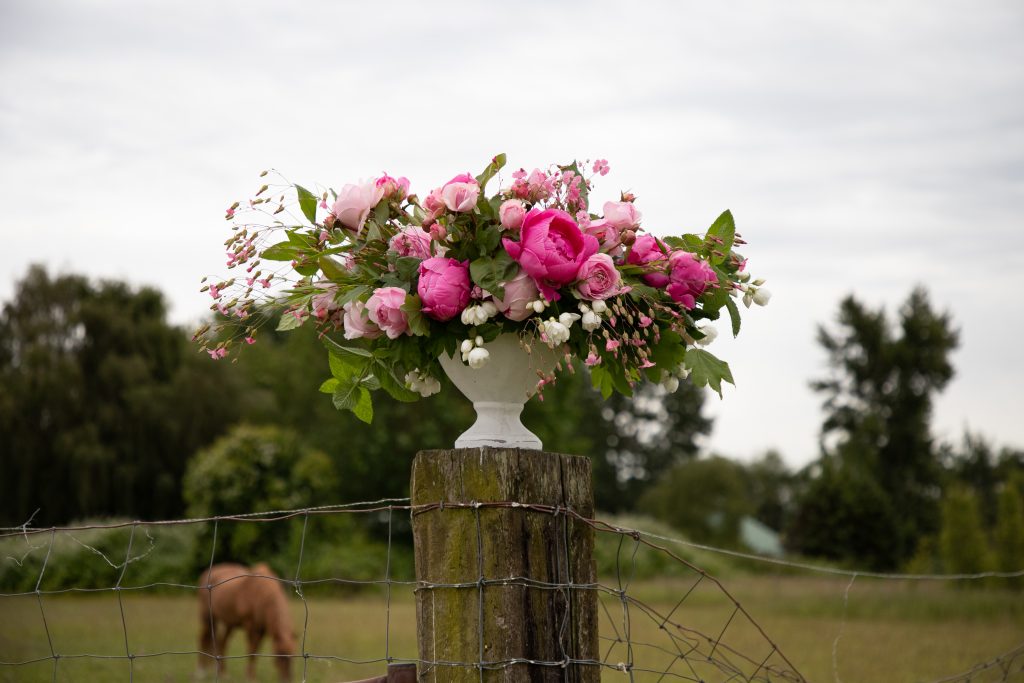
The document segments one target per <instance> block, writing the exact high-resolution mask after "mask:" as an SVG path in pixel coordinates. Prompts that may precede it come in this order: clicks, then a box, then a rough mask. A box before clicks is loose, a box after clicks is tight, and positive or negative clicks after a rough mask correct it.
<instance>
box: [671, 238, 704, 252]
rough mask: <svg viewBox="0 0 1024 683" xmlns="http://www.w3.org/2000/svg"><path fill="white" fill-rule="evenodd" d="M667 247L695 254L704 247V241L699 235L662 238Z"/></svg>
mask: <svg viewBox="0 0 1024 683" xmlns="http://www.w3.org/2000/svg"><path fill="white" fill-rule="evenodd" d="M662 239H663V240H664V242H665V244H667V245H668V246H670V247H672V248H673V249H682V250H683V251H688V252H690V253H694V254H695V253H697V252H699V251H700V250H701V247H703V246H704V240H703V239H702V238H701V237H700V236H699V235H691V234H689V233H687V234H685V235H681V236H679V237H663V238H662Z"/></svg>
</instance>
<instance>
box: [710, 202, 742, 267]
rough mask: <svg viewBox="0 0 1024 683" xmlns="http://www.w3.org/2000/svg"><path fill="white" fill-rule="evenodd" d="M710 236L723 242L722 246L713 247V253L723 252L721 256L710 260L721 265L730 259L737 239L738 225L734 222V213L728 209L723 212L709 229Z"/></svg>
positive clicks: (713, 256)
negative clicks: (730, 253) (734, 241)
mask: <svg viewBox="0 0 1024 683" xmlns="http://www.w3.org/2000/svg"><path fill="white" fill-rule="evenodd" d="M707 234H708V236H709V237H710V236H714V237H717V238H718V239H720V240H721V241H722V243H721V244H715V245H713V247H712V251H719V252H721V254H722V255H721V256H716V255H714V254H712V255H711V258H710V259H709V260H710V261H711V262H712V263H714V264H719V263H721V262H722V261H724V260H725V259H727V258H729V252H730V251H731V250H732V243H733V240H734V239H736V223H735V221H733V218H732V212H730V211H729V210H728V209H726V210H725V211H723V212H722V215H721V216H719V217H718V218H716V219H715V222H714V223H712V224H711V227H710V228H708V232H707Z"/></svg>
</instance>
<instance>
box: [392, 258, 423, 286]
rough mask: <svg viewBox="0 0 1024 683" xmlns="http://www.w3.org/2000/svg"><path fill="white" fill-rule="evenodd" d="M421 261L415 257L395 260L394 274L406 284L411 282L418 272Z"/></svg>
mask: <svg viewBox="0 0 1024 683" xmlns="http://www.w3.org/2000/svg"><path fill="white" fill-rule="evenodd" d="M421 262H422V261H421V260H420V259H418V258H416V257H415V256H401V257H399V258H398V259H396V260H395V272H396V273H398V277H400V278H402V279H403V280H405V281H406V282H412V279H413V278H414V277H416V273H418V272H419V269H420V263H421Z"/></svg>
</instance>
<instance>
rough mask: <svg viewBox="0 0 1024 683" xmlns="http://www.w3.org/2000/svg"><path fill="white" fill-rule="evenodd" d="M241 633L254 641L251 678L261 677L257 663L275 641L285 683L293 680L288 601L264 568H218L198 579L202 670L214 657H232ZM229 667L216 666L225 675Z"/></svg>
mask: <svg viewBox="0 0 1024 683" xmlns="http://www.w3.org/2000/svg"><path fill="white" fill-rule="evenodd" d="M236 628H243V629H245V633H246V635H247V636H248V638H249V655H250V657H249V678H250V680H251V679H255V677H256V658H255V657H253V656H252V655H254V654H255V653H256V652H257V651H258V650H259V648H260V642H261V641H262V640H263V636H264V635H269V636H270V637H271V639H272V640H273V641H274V654H275V655H280V656H278V657H275V658H274V663H275V664H276V665H277V671H278V674H279V676H280V679H281V680H282V681H288V680H290V679H291V674H290V670H291V659H290V658H289V657H288V656H285V655H294V654H295V635H294V633H293V631H292V620H291V615H290V613H289V610H288V598H286V597H285V594H284V590H283V589H282V588H281V581H280V580H279V579H278V577H277V575H276V574H275V573H274V571H273V570H272V569H271V568H270V567H268V566H267V565H265V564H262V563H261V564H257V565H255V566H253V567H245V566H243V565H240V564H226V563H225V564H216V565H214V566H213V567H211V568H210V569H208V570H207V571H205V572H203V574H202V575H201V576H200V577H199V651H200V652H201V653H204V654H200V655H199V668H200V669H201V670H202V669H206V668H209V665H210V664H211V660H210V655H214V656H216V655H221V656H223V655H225V654H227V642H228V636H229V635H231V632H232V631H233V630H234V629H236ZM224 665H225V661H224V660H223V659H219V660H217V669H218V671H219V672H220V673H224Z"/></svg>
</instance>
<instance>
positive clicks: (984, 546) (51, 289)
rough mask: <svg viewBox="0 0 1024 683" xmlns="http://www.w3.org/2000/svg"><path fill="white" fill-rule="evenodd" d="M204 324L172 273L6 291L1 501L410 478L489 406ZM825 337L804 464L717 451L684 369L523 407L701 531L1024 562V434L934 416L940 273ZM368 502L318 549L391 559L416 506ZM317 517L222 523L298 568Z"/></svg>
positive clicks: (50, 517)
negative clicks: (194, 317)
mask: <svg viewBox="0 0 1024 683" xmlns="http://www.w3.org/2000/svg"><path fill="white" fill-rule="evenodd" d="M189 337H190V333H189V331H187V330H184V329H182V328H178V327H175V326H173V325H170V324H169V323H168V322H167V320H166V304H165V302H164V300H163V297H162V296H161V294H160V293H159V292H157V291H155V290H152V289H146V288H143V289H134V288H132V287H129V286H128V285H126V284H124V283H121V282H114V281H105V282H93V281H90V280H88V279H86V278H83V277H79V276H73V275H63V276H59V277H54V276H50V275H48V274H47V273H46V271H45V270H43V269H42V268H38V267H36V268H32V269H30V270H29V272H28V273H27V274H26V275H25V277H24V278H23V279H22V280H21V281H20V283H19V284H18V286H17V290H16V293H15V295H14V297H13V299H12V300H11V301H9V302H7V303H5V304H4V306H3V310H2V313H0V382H2V386H3V387H4V391H3V392H2V394H0V475H2V476H0V525H7V526H11V525H18V524H21V523H23V522H25V521H27V520H28V519H30V518H31V519H32V524H33V525H34V526H40V525H50V524H63V523H67V522H69V521H71V520H75V519H84V518H100V517H128V518H134V519H167V518H176V517H180V516H183V515H189V516H207V515H220V514H238V513H246V512H253V511H261V510H273V509H284V508H296V507H305V506H312V505H326V504H335V503H346V502H354V501H364V500H373V499H377V498H384V497H402V496H405V495H407V492H408V478H409V466H410V463H411V459H412V456H413V455H414V454H415V452H416V451H418V450H421V449H426V448H446V447H450V445H451V444H452V443H453V442H454V440H455V437H456V436H457V435H458V434H459V433H460V432H461V431H463V430H464V429H465V428H466V427H468V425H469V424H470V422H471V420H472V408H471V406H470V405H469V403H468V402H467V401H466V400H465V399H463V398H462V397H461V396H460V395H459V394H458V393H457V392H456V391H455V390H454V389H453V388H452V387H451V386H450V385H448V384H447V383H445V386H444V389H443V391H442V392H441V394H439V395H437V396H434V397H432V398H430V399H426V400H424V401H420V402H418V403H412V404H404V403H398V402H394V401H391V400H389V399H388V398H387V397H386V396H385V395H383V393H380V395H379V397H376V398H377V401H376V405H375V417H374V423H373V425H371V426H367V425H364V424H363V423H361V422H359V421H358V420H357V419H356V418H355V417H354V416H353V415H352V414H351V413H348V412H338V411H337V410H335V409H334V407H333V406H332V404H331V401H330V398H329V396H326V395H324V394H320V393H319V392H318V391H317V388H318V386H319V384H320V382H321V381H322V380H323V379H324V378H326V377H327V376H328V374H329V371H328V367H327V357H326V352H325V350H324V348H323V346H322V345H321V343H320V342H319V341H318V340H317V339H316V336H315V333H314V332H313V331H312V330H311V329H300V330H296V331H292V332H286V333H276V332H272V331H270V330H269V329H264V330H262V331H261V333H260V335H259V340H258V342H257V343H256V344H254V345H252V346H250V347H246V348H245V349H244V351H243V352H242V354H241V355H240V356H239V357H238V360H237V361H234V362H232V361H228V360H219V361H213V360H211V359H210V358H208V357H207V356H206V355H205V354H200V353H198V352H197V349H196V347H195V346H194V345H193V344H192V343H191V342H190V338H189ZM819 341H820V343H821V345H822V347H823V348H824V350H825V351H826V353H827V354H828V358H829V366H830V373H829V376H828V377H826V378H823V379H821V380H819V381H816V382H815V383H814V384H813V387H812V388H813V389H814V390H816V391H818V392H820V393H821V395H822V396H823V397H824V413H825V421H824V424H823V429H822V441H821V456H820V458H819V459H818V460H817V461H815V462H814V463H812V464H811V465H809V466H808V467H806V468H804V469H803V470H801V471H798V472H795V471H792V470H791V469H789V468H788V467H787V466H786V464H785V461H784V459H783V457H782V455H781V454H779V453H777V452H772V451H767V452H765V454H764V455H763V456H762V457H760V458H758V459H757V460H755V461H753V462H748V463H741V462H738V461H734V460H730V459H728V458H725V457H720V456H705V457H699V456H700V455H701V454H700V453H699V451H700V438H701V436H702V435H706V434H708V433H709V432H710V430H711V428H712V425H711V422H710V421H709V420H708V419H707V418H706V417H704V416H703V414H702V405H703V401H704V396H703V393H702V392H701V391H699V390H696V389H694V388H693V387H692V385H690V384H689V383H686V382H684V383H683V384H682V386H681V387H680V389H679V391H678V392H676V393H674V394H665V393H664V392H663V391H662V390H661V389H660V388H658V387H652V386H647V387H644V388H643V389H641V390H640V392H639V393H638V395H637V396H636V397H635V398H633V399H625V398H622V397H619V396H616V397H614V398H613V399H611V400H609V401H603V400H602V399H601V397H600V394H598V393H597V392H594V391H593V390H592V389H591V388H590V386H589V379H588V377H587V375H586V373H585V372H583V371H580V372H578V373H577V374H575V375H565V376H563V377H562V378H560V379H559V381H558V382H557V384H555V385H554V386H553V387H549V388H547V389H546V390H545V397H544V401H543V402H539V401H536V400H535V401H531V402H530V404H528V406H527V410H526V415H525V417H524V421H525V422H526V424H527V425H528V426H529V427H530V428H531V429H533V430H534V431H535V432H536V433H537V434H538V435H539V436H540V437H541V438H542V439H543V441H544V444H545V448H547V449H549V450H554V451H563V452H571V453H579V454H585V455H587V456H589V457H590V458H592V460H593V463H594V476H595V494H596V498H597V506H598V508H599V509H601V510H603V511H605V513H612V514H618V515H621V514H631V515H636V514H642V515H647V516H648V518H647V519H648V521H647V523H648V524H653V523H654V522H653V521H651V520H650V519H649V518H650V517H656V518H658V519H660V520H661V521H662V522H664V523H667V524H668V525H670V527H669V528H670V529H671V530H674V532H675V533H678V534H680V535H685V536H686V537H687V538H689V539H691V540H693V541H696V542H699V543H707V544H712V545H717V546H724V547H730V548H741V549H743V548H744V546H743V536H742V534H741V527H742V525H743V523H744V520H757V522H759V523H760V524H761V525H764V527H767V528H768V529H770V530H771V531H772V532H774V533H776V534H778V535H779V538H781V539H782V541H783V542H784V543H785V546H786V549H787V550H788V551H790V552H793V553H798V554H801V555H806V556H813V557H820V558H824V559H827V560H831V561H833V562H836V563H840V564H844V565H848V566H852V567H857V568H870V569H895V568H911V569H913V570H915V571H928V572H932V571H946V572H974V571H985V570H989V569H1001V570H1016V569H1020V568H1021V567H1022V566H1024V509H1022V508H1024V505H1022V502H1021V501H1022V496H1024V452H1021V451H1019V450H1014V449H1010V448H1001V449H999V448H996V447H995V446H993V445H991V444H990V443H989V442H988V441H986V440H985V439H984V438H983V437H981V436H978V435H973V434H969V435H967V436H965V437H964V439H963V442H962V443H959V444H944V443H937V442H936V441H935V440H934V439H933V437H932V435H931V430H930V426H931V425H930V423H931V410H932V401H933V399H934V397H935V396H936V395H937V393H938V392H940V391H941V390H942V389H943V387H944V386H945V385H946V383H948V381H949V380H950V379H951V378H952V376H953V367H952V365H951V364H950V354H951V353H952V351H953V350H954V349H955V348H956V345H957V332H956V330H955V329H954V327H953V322H952V321H951V320H950V318H949V316H948V315H946V314H940V313H937V312H935V311H934V310H933V309H932V308H931V306H930V304H929V302H928V299H927V296H926V294H925V292H923V291H921V290H917V291H915V292H913V293H912V294H911V295H910V297H909V298H908V299H907V301H906V302H905V303H904V305H903V306H902V307H901V308H900V309H899V310H898V311H897V315H896V317H895V318H894V319H890V318H889V317H888V315H887V313H886V312H885V311H883V310H871V309H868V308H867V307H865V306H863V305H862V304H860V303H859V302H858V301H857V300H856V299H854V298H853V297H849V298H847V299H846V300H844V301H843V302H842V303H841V305H840V310H839V317H838V320H837V321H836V322H835V323H834V324H833V325H831V326H825V327H822V328H821V330H820V332H819ZM780 398H783V397H780ZM752 446H753V447H756V444H752ZM364 517H365V516H363V515H359V516H353V517H351V518H348V517H345V516H338V515H332V516H326V517H321V518H316V517H311V524H313V527H312V528H311V529H310V528H307V534H306V536H305V538H306V539H307V540H308V541H309V543H310V544H311V545H309V546H306V547H305V551H306V552H305V554H304V556H303V557H304V558H305V559H304V560H303V564H304V566H307V568H308V569H309V570H310V571H312V572H313V573H314V574H316V573H317V572H318V571H319V570H318V569H317V568H316V564H317V563H323V566H322V567H321V568H320V569H321V570H322V571H324V572H326V571H327V567H328V566H330V567H332V568H333V569H334V571H337V569H338V567H347V568H348V569H347V570H346V571H348V572H350V573H351V575H352V576H353V577H375V578H379V577H377V576H376V575H377V574H378V573H379V568H380V565H381V564H382V563H384V562H385V555H386V545H385V542H386V538H387V528H388V526H389V524H388V522H389V521H390V522H393V523H395V524H398V525H399V527H401V525H402V524H403V523H407V522H402V521H399V522H395V520H387V519H384V518H381V517H379V516H378V517H375V518H373V519H372V520H371V521H370V523H365V522H360V521H359V519H363V518H364ZM628 519H630V520H631V522H632V523H634V524H637V525H641V526H642V525H643V519H644V518H638V517H636V516H632V517H629V518H628ZM296 523H297V522H295V521H293V522H292V523H289V524H275V525H273V527H270V526H267V525H263V526H261V525H253V524H248V525H247V524H237V525H234V526H232V527H230V528H227V527H225V528H222V529H221V530H220V531H219V534H220V536H219V538H218V542H217V548H216V553H217V559H218V560H221V559H236V560H241V561H255V560H258V559H266V558H268V557H271V558H275V566H276V567H277V568H278V570H279V571H286V570H287V568H288V567H291V566H292V565H293V564H294V558H295V556H296V553H297V552H298V551H299V548H298V546H296V543H297V542H299V539H300V538H301V534H299V533H298V532H299V531H301V525H300V527H299V528H297V527H296V526H295V525H296ZM391 526H392V532H393V533H404V529H403V528H398V529H397V532H396V529H395V527H394V524H392V525H391ZM184 529H185V530H181V529H179V531H177V532H176V533H177V534H178V535H177V536H174V537H173V539H172V540H173V541H174V543H173V544H172V545H174V544H177V546H180V548H179V552H176V553H175V557H176V558H177V560H176V561H179V562H182V563H184V564H183V566H189V567H196V566H201V565H202V564H203V563H204V559H203V558H204V557H205V558H206V560H205V561H208V558H209V552H210V542H211V540H212V539H211V538H210V534H211V532H212V528H211V527H209V526H208V525H206V526H202V525H195V526H190V527H186V528H184ZM403 537H404V536H403ZM339 543H341V546H342V547H341V549H340V550H339ZM177 546H176V547H177ZM79 550H80V548H79V547H78V546H69V550H68V552H72V551H73V552H74V553H76V557H77V556H78V554H80V553H79ZM2 554H6V553H2ZM705 560H706V558H705ZM394 562H395V564H394V567H393V570H394V572H395V575H401V574H407V573H408V572H409V571H410V570H411V565H410V564H409V560H408V554H407V553H405V551H404V550H400V551H398V552H396V553H395V554H394ZM307 563H312V564H307ZM169 571H170V570H169ZM0 574H2V572H0ZM331 575H334V574H331ZM26 576H28V574H26ZM304 576H306V574H305V573H304ZM0 578H3V577H0ZM9 578H10V577H7V578H5V579H4V580H2V581H0V583H5V584H9V583H10V582H11V581H12V580H13V579H11V581H9V580H7V579H9ZM26 580H27V579H26Z"/></svg>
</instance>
